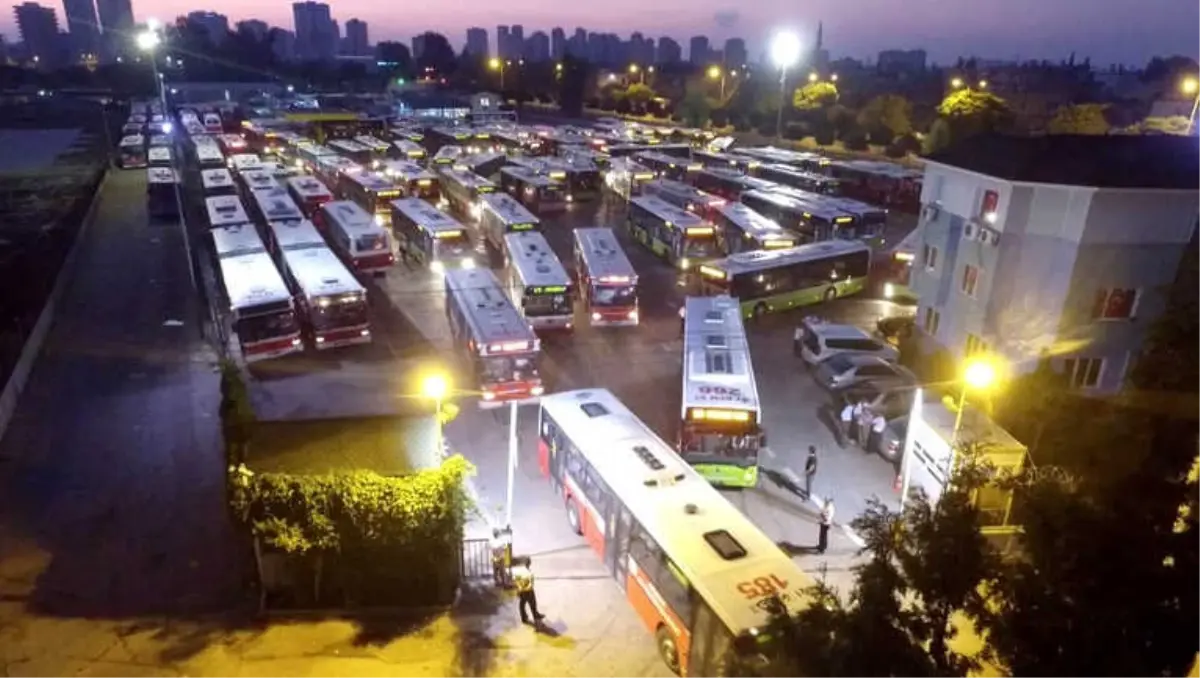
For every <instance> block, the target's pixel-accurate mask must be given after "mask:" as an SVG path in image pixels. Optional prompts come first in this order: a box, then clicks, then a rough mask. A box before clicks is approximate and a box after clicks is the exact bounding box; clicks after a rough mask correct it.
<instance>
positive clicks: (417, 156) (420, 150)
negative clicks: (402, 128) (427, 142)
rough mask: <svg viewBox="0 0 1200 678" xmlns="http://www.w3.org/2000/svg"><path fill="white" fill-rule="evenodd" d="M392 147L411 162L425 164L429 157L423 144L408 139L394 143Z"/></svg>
mask: <svg viewBox="0 0 1200 678" xmlns="http://www.w3.org/2000/svg"><path fill="white" fill-rule="evenodd" d="M392 145H393V146H395V147H396V150H397V151H398V152H399V153H400V157H401V158H403V159H404V160H407V161H409V162H424V161H425V156H426V155H428V154H427V153H426V152H425V148H424V147H423V146H421V144H418V143H417V142H415V141H409V140H408V139H398V140H396V141H393V142H392Z"/></svg>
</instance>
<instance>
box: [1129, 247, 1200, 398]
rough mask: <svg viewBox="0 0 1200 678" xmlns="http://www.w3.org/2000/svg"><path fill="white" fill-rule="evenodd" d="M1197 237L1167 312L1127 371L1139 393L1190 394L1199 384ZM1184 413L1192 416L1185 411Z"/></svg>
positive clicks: (1199, 270) (1170, 295)
mask: <svg viewBox="0 0 1200 678" xmlns="http://www.w3.org/2000/svg"><path fill="white" fill-rule="evenodd" d="M1196 239H1197V236H1196V235H1195V234H1193V236H1192V243H1191V245H1190V246H1189V247H1188V248H1187V249H1186V250H1184V259H1183V261H1182V262H1181V264H1180V267H1179V272H1178V274H1177V276H1176V280H1175V282H1174V284H1173V285H1172V286H1171V289H1170V290H1169V292H1168V294H1167V308H1166V310H1165V312H1164V313H1163V315H1162V316H1161V317H1159V319H1158V320H1157V321H1156V322H1155V323H1154V324H1153V325H1151V327H1150V332H1149V334H1148V336H1147V337H1146V341H1145V344H1143V348H1142V352H1141V354H1140V355H1139V356H1138V359H1137V361H1136V362H1134V365H1133V369H1132V370H1131V371H1130V375H1129V383H1130V385H1131V386H1133V387H1134V388H1136V389H1138V390H1139V391H1142V392H1143V393H1147V392H1149V393H1163V392H1165V393H1168V394H1194V393H1195V392H1196V385H1197V384H1200V359H1198V357H1197V352H1196V347H1197V346H1200V295H1198V294H1197V288H1198V286H1200V255H1198V254H1197V248H1196V244H1197V243H1196ZM1184 411H1185V412H1193V413H1194V412H1195V409H1194V408H1185V409H1184Z"/></svg>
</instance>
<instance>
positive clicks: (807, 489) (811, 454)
mask: <svg viewBox="0 0 1200 678" xmlns="http://www.w3.org/2000/svg"><path fill="white" fill-rule="evenodd" d="M816 476H817V447H816V445H809V446H808V458H807V459H805V460H804V498H805V499H808V498H809V497H811V496H812V486H813V478H816Z"/></svg>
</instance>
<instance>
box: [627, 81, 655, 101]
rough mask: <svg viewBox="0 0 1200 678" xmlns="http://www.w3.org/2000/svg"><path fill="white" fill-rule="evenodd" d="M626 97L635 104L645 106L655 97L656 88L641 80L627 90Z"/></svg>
mask: <svg viewBox="0 0 1200 678" xmlns="http://www.w3.org/2000/svg"><path fill="white" fill-rule="evenodd" d="M624 98H625V99H627V100H628V101H629V103H631V104H633V105H635V106H645V105H646V104H647V103H649V102H650V100H651V99H653V98H654V90H652V89H650V87H649V86H647V85H644V84H642V83H640V82H635V83H633V84H632V85H630V86H629V87H628V88H627V89H626V90H625V94H624Z"/></svg>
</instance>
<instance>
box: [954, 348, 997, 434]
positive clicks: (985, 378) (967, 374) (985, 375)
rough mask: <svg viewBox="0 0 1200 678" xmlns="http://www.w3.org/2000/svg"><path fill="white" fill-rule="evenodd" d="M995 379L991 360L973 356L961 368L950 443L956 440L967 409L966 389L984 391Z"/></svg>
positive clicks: (994, 368)
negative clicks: (956, 406)
mask: <svg viewBox="0 0 1200 678" xmlns="http://www.w3.org/2000/svg"><path fill="white" fill-rule="evenodd" d="M995 381H996V366H995V365H993V364H992V363H991V361H989V360H986V359H983V358H975V359H972V360H968V361H967V365H966V367H965V368H964V369H963V379H962V390H961V391H959V396H958V412H957V413H955V415H954V431H953V432H952V433H951V436H950V437H951V443H952V444H953V443H955V442H957V441H958V429H959V428H960V427H961V426H962V415H963V410H965V409H967V389H974V390H976V391H986V390H988V389H989V388H991V387H992V384H993V383H995Z"/></svg>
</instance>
